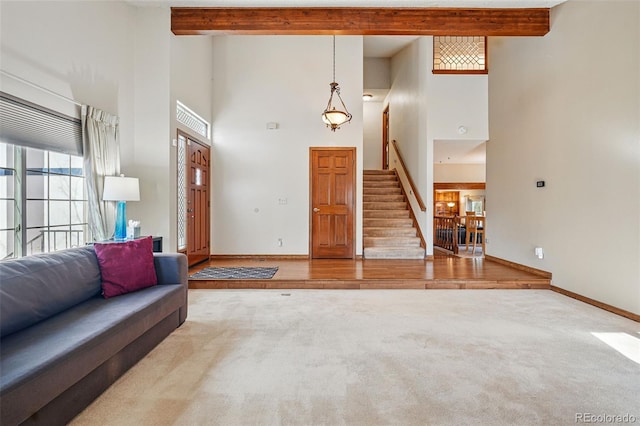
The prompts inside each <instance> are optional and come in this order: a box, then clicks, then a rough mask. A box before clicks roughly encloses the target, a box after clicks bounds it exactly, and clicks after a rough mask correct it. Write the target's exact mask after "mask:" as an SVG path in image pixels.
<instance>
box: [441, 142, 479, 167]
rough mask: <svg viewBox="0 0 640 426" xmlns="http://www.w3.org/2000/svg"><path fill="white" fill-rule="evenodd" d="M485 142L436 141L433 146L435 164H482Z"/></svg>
mask: <svg viewBox="0 0 640 426" xmlns="http://www.w3.org/2000/svg"><path fill="white" fill-rule="evenodd" d="M486 154H487V142H486V141H479V140H437V141H434V144H433V160H434V163H436V164H484V163H486V161H487V155H486Z"/></svg>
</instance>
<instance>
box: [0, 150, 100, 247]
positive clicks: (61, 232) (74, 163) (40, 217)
mask: <svg viewBox="0 0 640 426" xmlns="http://www.w3.org/2000/svg"><path fill="white" fill-rule="evenodd" d="M82 162H83V160H82V157H80V156H77V155H70V154H62V153H58V152H54V151H45V150H40V149H35V148H27V147H21V146H17V145H12V144H7V143H2V142H0V179H1V180H0V183H1V186H0V209H1V211H0V259H5V258H10V257H20V256H25V255H30V254H35V253H42V252H49V251H56V250H61V249H65V248H69V247H77V246H81V245H84V244H85V242H86V241H87V239H88V235H87V234H88V227H87V212H86V211H87V197H86V193H85V185H84V172H83V163H82Z"/></svg>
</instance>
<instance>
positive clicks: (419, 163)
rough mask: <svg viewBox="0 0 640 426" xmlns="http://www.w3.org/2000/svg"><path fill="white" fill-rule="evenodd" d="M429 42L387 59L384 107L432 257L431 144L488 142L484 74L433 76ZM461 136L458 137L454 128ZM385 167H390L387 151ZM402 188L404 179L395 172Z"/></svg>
mask: <svg viewBox="0 0 640 426" xmlns="http://www.w3.org/2000/svg"><path fill="white" fill-rule="evenodd" d="M432 63H433V38H432V37H420V38H418V39H417V40H416V41H414V42H413V43H412V44H410V45H409V46H407V47H406V48H404V49H403V50H401V51H400V52H399V53H397V54H396V55H395V56H394V57H393V58H392V59H391V90H390V91H389V95H388V96H387V99H386V101H385V102H386V103H388V104H389V117H390V119H389V121H390V124H389V133H390V139H392V140H393V139H395V140H397V141H398V145H399V147H400V151H401V154H402V157H403V159H404V161H405V164H406V166H407V169H408V171H409V173H410V174H411V177H412V178H413V180H414V182H415V183H416V186H417V187H418V188H417V189H418V191H419V193H420V196H421V197H422V200H423V201H424V203H425V205H426V206H427V212H426V213H422V212H420V210H419V208H418V206H417V202H415V199H413V197H412V194H409V202H410V203H411V205H412V207H413V210H414V212H416V213H417V214H416V219H417V221H418V225H419V226H420V229H421V230H422V234H423V236H424V237H425V241H426V243H427V255H431V254H433V209H432V207H430V206H433V181H434V163H433V161H434V160H433V158H434V157H433V148H434V141H435V140H439V139H446V140H450V141H451V143H454V141H455V140H486V139H488V95H487V76H486V75H434V74H433V73H432ZM461 125H463V126H465V127H466V128H467V133H466V134H464V135H460V134H459V133H458V127H459V126H461ZM391 152H392V155H391V156H390V166H389V167H390V168H394V167H399V163H394V160H395V159H394V154H393V151H391ZM399 175H400V179H401V180H403V181H404V182H405V183H406V177H405V176H403V174H402V173H399Z"/></svg>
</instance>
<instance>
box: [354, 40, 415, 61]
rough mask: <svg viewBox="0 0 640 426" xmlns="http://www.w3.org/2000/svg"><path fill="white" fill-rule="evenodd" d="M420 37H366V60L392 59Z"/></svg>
mask: <svg viewBox="0 0 640 426" xmlns="http://www.w3.org/2000/svg"><path fill="white" fill-rule="evenodd" d="M417 38H418V36H365V37H364V38H363V39H364V42H363V44H364V46H363V52H364V57H365V58H391V57H392V56H393V55H395V54H396V53H398V52H399V51H401V50H402V49H403V48H404V47H405V46H406V45H408V44H409V43H411V42H412V41H413V40H415V39H417Z"/></svg>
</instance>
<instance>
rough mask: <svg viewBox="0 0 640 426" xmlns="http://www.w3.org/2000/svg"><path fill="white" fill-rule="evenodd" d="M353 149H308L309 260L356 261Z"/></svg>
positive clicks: (354, 151) (354, 150)
mask: <svg viewBox="0 0 640 426" xmlns="http://www.w3.org/2000/svg"><path fill="white" fill-rule="evenodd" d="M355 153H356V149H355V148H310V169H311V170H310V177H311V179H310V186H311V188H310V204H311V205H310V240H311V242H310V251H311V258H312V259H353V258H354V257H355V238H354V236H355V188H356V175H355Z"/></svg>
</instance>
